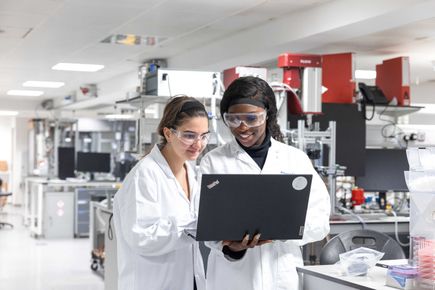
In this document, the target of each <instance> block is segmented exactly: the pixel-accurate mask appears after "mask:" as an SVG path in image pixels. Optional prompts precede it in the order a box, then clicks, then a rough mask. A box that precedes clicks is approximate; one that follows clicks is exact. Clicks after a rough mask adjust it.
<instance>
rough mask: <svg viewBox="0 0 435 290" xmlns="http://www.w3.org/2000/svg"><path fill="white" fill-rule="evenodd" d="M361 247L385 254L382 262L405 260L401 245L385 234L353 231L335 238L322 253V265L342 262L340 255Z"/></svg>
mask: <svg viewBox="0 0 435 290" xmlns="http://www.w3.org/2000/svg"><path fill="white" fill-rule="evenodd" d="M359 247H366V248H370V249H373V250H376V251H379V252H383V253H385V254H384V256H383V257H382V260H394V259H405V258H406V256H405V252H404V251H403V249H402V247H401V246H400V244H399V243H398V242H397V241H396V240H394V239H393V238H391V237H389V236H387V235H386V234H384V233H380V232H377V231H373V230H351V231H347V232H343V233H340V234H338V235H337V236H335V237H333V238H332V239H331V240H330V241H329V242H328V243H326V245H325V246H324V247H323V249H322V250H321V252H320V264H321V265H330V264H334V263H336V262H338V261H339V260H340V258H339V254H341V253H345V252H347V251H351V250H353V249H356V248H359Z"/></svg>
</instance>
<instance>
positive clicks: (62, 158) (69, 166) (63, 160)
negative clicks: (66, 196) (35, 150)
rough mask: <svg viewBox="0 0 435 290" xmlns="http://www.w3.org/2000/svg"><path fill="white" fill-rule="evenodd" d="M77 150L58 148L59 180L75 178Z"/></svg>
mask: <svg viewBox="0 0 435 290" xmlns="http://www.w3.org/2000/svg"><path fill="white" fill-rule="evenodd" d="M74 159H75V149H74V147H58V148H57V171H58V173H57V175H58V177H59V179H66V178H68V177H75V176H76V175H75V173H74V169H75V160H74Z"/></svg>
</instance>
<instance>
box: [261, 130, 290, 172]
mask: <svg viewBox="0 0 435 290" xmlns="http://www.w3.org/2000/svg"><path fill="white" fill-rule="evenodd" d="M270 140H271V142H272V144H271V146H270V148H269V151H268V153H267V157H266V161H265V162H264V165H263V169H262V170H261V173H262V174H276V173H277V172H280V171H279V169H280V168H281V167H282V162H285V161H286V159H285V158H284V159H283V158H280V154H279V148H278V145H279V144H277V142H278V141H276V140H275V139H273V138H271V139H270Z"/></svg>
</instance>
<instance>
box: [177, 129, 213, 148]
mask: <svg viewBox="0 0 435 290" xmlns="http://www.w3.org/2000/svg"><path fill="white" fill-rule="evenodd" d="M171 131H172V133H174V134H175V135H176V136H177V137H178V139H180V141H181V142H183V144H185V145H189V146H190V145H193V144H194V143H196V142H198V141H200V142H201V143H202V144H203V145H205V144H207V143H208V140H209V139H210V132H207V133H204V134H198V133H195V132H190V131H177V130H175V129H171Z"/></svg>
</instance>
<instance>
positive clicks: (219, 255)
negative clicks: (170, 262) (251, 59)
mask: <svg viewBox="0 0 435 290" xmlns="http://www.w3.org/2000/svg"><path fill="white" fill-rule="evenodd" d="M220 111H221V115H222V117H223V119H224V121H225V124H226V125H227V126H228V127H229V129H230V130H231V133H232V134H233V135H234V137H235V139H234V140H232V141H231V142H230V143H227V144H225V145H223V146H221V147H219V148H216V149H214V150H213V151H211V152H209V153H208V154H206V155H205V156H204V157H203V158H202V160H201V165H200V169H201V173H246V174H281V173H283V174H312V175H313V180H312V186H311V194H310V198H309V202H308V213H307V217H306V224H305V229H304V234H303V239H302V240H288V241H263V240H260V236H259V235H258V234H257V235H256V236H254V237H248V236H245V238H244V239H243V240H242V241H221V242H209V243H207V246H209V247H210V248H211V252H210V256H209V258H208V267H207V290H223V289H225V290H240V289H249V290H271V289H274V290H278V289H279V290H284V289H285V290H296V289H298V287H299V281H298V275H297V273H296V266H303V259H302V253H301V249H300V246H302V245H304V244H306V243H309V242H314V241H318V240H321V239H323V238H324V237H325V236H326V235H327V234H328V232H329V214H330V203H329V194H328V192H327V189H326V187H325V184H324V183H323V181H322V180H321V178H320V177H319V176H318V174H317V173H316V171H315V170H314V168H313V166H312V164H311V161H310V160H309V158H308V157H307V155H306V154H305V153H304V152H303V151H301V150H299V149H296V148H294V147H292V146H289V145H286V144H284V143H281V142H279V141H281V140H282V134H281V132H280V128H279V125H278V123H277V108H276V103H275V96H274V93H273V91H272V89H271V88H270V87H269V85H268V84H267V82H265V81H264V80H262V79H260V78H256V77H241V78H239V79H236V80H235V81H234V82H232V83H231V85H230V86H229V87H228V89H227V90H226V91H225V93H224V96H223V99H222V101H221V103H220ZM234 222H235V223H236V222H237V221H234ZM260 234H261V233H260Z"/></svg>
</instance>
